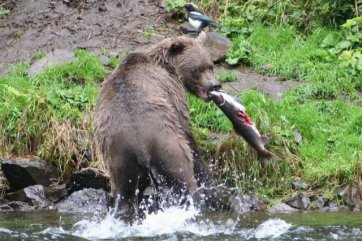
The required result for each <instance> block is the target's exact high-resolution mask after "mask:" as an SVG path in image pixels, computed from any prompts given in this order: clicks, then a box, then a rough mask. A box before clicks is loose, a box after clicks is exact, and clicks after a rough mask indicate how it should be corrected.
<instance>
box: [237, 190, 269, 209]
mask: <svg viewBox="0 0 362 241" xmlns="http://www.w3.org/2000/svg"><path fill="white" fill-rule="evenodd" d="M230 203H231V208H232V209H233V210H234V211H235V212H237V213H247V212H251V211H264V210H266V206H265V204H264V202H263V201H262V200H261V199H260V198H258V197H257V196H255V195H249V194H242V195H236V196H234V197H231V198H230Z"/></svg>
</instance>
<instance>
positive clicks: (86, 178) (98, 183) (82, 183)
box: [66, 168, 110, 194]
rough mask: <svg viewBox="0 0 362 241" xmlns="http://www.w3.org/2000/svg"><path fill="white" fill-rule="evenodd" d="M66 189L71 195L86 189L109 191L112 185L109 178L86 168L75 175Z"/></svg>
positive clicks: (95, 170)
mask: <svg viewBox="0 0 362 241" xmlns="http://www.w3.org/2000/svg"><path fill="white" fill-rule="evenodd" d="M66 188H67V190H68V193H69V194H70V193H73V192H75V191H79V190H82V189H84V188H94V189H100V188H101V189H104V190H106V191H109V190H110V183H109V179H108V177H106V176H105V175H103V174H101V173H100V172H99V171H98V170H97V169H95V168H86V169H83V170H81V171H78V172H75V173H73V174H72V175H71V176H70V178H69V180H68V182H67V184H66Z"/></svg>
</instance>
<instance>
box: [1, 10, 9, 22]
mask: <svg viewBox="0 0 362 241" xmlns="http://www.w3.org/2000/svg"><path fill="white" fill-rule="evenodd" d="M9 12H10V11H9V10H7V9H4V8H2V7H0V19H2V18H3V17H5V16H6V15H7V14H9Z"/></svg>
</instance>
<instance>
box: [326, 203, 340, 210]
mask: <svg viewBox="0 0 362 241" xmlns="http://www.w3.org/2000/svg"><path fill="white" fill-rule="evenodd" d="M338 210H339V207H338V204H337V203H335V202H329V203H328V211H338Z"/></svg>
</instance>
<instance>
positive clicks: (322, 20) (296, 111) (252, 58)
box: [191, 0, 362, 198]
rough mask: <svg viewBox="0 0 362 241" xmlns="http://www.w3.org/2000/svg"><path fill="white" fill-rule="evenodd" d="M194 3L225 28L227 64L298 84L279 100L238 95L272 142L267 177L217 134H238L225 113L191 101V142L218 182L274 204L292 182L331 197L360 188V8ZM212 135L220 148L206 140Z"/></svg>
mask: <svg viewBox="0 0 362 241" xmlns="http://www.w3.org/2000/svg"><path fill="white" fill-rule="evenodd" d="M356 2H357V1H356ZM195 3H196V4H197V5H198V6H199V7H200V8H201V9H202V10H203V11H204V12H206V13H208V14H209V15H211V16H213V17H214V18H215V19H218V20H219V21H220V22H221V23H222V24H223V25H225V26H227V28H222V29H220V31H222V32H224V33H225V34H226V35H227V36H229V37H230V38H231V40H232V43H233V46H232V48H231V49H230V51H229V53H228V57H227V59H226V62H227V63H229V64H230V65H233V66H235V67H237V66H238V65H248V66H250V67H251V68H253V69H254V70H255V71H257V72H259V73H261V74H264V75H271V76H278V77H281V78H282V79H294V80H298V81H300V82H301V85H300V86H298V87H297V88H295V89H294V90H292V91H290V92H289V93H288V94H287V95H285V96H284V98H283V99H282V100H279V101H274V100H271V99H269V98H267V97H266V96H264V95H262V94H261V93H258V92H255V91H247V92H244V93H240V96H241V97H242V99H243V102H244V104H245V105H246V106H247V110H248V112H249V114H250V116H251V117H252V119H253V120H254V121H255V122H256V123H257V124H258V126H259V128H260V130H261V132H262V133H264V134H267V135H269V136H270V137H271V142H270V143H269V144H268V147H269V149H271V150H272V151H273V152H275V153H276V154H277V155H278V156H279V157H281V160H278V161H274V163H272V164H271V165H270V167H268V168H267V169H266V170H263V169H261V167H260V164H259V163H258V162H257V157H256V156H255V152H254V151H252V150H251V148H250V147H249V146H248V145H247V144H246V143H245V141H243V140H242V138H240V137H238V136H236V135H231V134H230V135H229V136H227V137H225V136H223V135H222V134H220V133H225V132H230V131H231V129H232V128H231V126H230V123H229V121H228V120H227V119H226V118H225V117H224V116H223V114H222V113H221V111H220V110H217V109H216V108H215V107H214V105H213V104H212V103H210V104H208V105H206V107H205V105H203V104H202V103H201V102H200V101H199V100H197V99H195V98H191V106H192V109H191V110H192V111H191V117H192V120H193V123H194V124H195V128H194V129H195V133H196V134H197V136H198V139H199V142H200V143H201V146H202V150H203V152H204V153H203V155H204V156H206V157H207V158H208V159H209V160H211V161H212V162H213V163H214V164H215V165H217V167H216V168H215V170H214V174H215V176H216V177H218V178H219V179H220V180H221V181H224V182H226V183H228V184H231V185H233V186H238V187H241V188H248V189H254V190H255V191H257V192H258V193H260V194H265V195H267V196H268V197H269V198H270V197H273V198H281V197H283V196H285V195H287V194H288V193H290V181H291V180H292V179H294V178H302V179H304V180H306V181H307V182H309V183H310V184H311V188H312V189H321V193H324V194H326V195H330V196H332V193H333V190H334V188H335V187H336V186H338V185H341V184H344V183H347V182H350V181H354V180H356V177H357V176H359V175H361V167H362V165H361V160H362V151H361V150H362V135H361V128H362V124H361V122H362V108H361V104H362V99H361V90H362V71H361V63H362V62H361V58H362V56H361V51H362V45H361V43H362V41H361V40H362V38H361V37H362V32H361V25H362V19H361V17H359V16H358V13H359V12H361V10H362V9H361V8H362V4H360V3H358V4H351V3H350V2H349V1H333V2H331V1H321V2H318V4H317V3H314V2H313V1H300V2H291V1H274V0H272V1H257V0H250V1H246V2H244V3H240V2H239V1H227V2H226V3H221V2H220V1H206V0H200V1H195ZM306 13H308V14H306ZM217 77H218V78H219V79H220V80H224V79H225V77H221V75H220V76H217ZM215 132H216V133H219V135H221V136H223V137H222V138H221V140H220V141H217V142H215V141H210V140H213V139H212V137H213V136H214V135H215Z"/></svg>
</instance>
